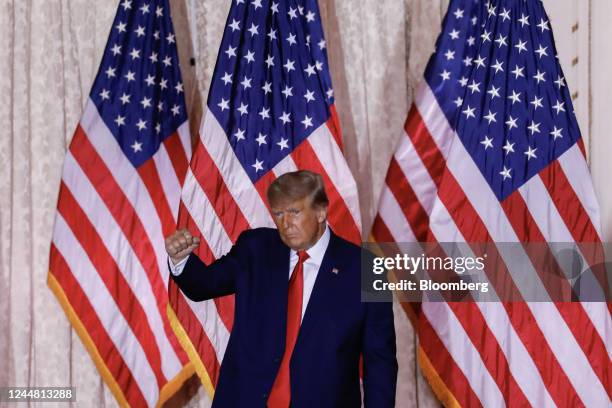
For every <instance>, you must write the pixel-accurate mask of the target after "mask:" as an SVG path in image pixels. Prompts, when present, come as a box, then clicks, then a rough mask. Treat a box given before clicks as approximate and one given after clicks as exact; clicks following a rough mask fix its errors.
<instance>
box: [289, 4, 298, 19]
mask: <svg viewBox="0 0 612 408" xmlns="http://www.w3.org/2000/svg"><path fill="white" fill-rule="evenodd" d="M287 15H288V16H289V19H290V20H293V19H294V18H297V9H294V8H293V7H289V11H288V12H287Z"/></svg>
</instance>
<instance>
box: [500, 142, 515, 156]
mask: <svg viewBox="0 0 612 408" xmlns="http://www.w3.org/2000/svg"><path fill="white" fill-rule="evenodd" d="M502 149H504V151H505V152H506V156H507V155H509V154H510V153H514V143H510V141H509V140H506V144H505V145H504V146H503V147H502Z"/></svg>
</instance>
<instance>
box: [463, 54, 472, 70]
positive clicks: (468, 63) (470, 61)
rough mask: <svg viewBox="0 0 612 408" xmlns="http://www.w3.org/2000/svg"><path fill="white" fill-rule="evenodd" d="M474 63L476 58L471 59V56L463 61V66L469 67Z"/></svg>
mask: <svg viewBox="0 0 612 408" xmlns="http://www.w3.org/2000/svg"><path fill="white" fill-rule="evenodd" d="M472 61H474V58H472V57H470V56H466V57H465V58H464V59H463V65H465V66H466V67H469V66H471V65H472Z"/></svg>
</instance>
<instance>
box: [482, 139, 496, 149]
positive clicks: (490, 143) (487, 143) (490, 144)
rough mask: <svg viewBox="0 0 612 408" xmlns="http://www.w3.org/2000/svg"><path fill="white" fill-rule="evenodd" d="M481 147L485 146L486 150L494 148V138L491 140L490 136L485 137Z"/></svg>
mask: <svg viewBox="0 0 612 408" xmlns="http://www.w3.org/2000/svg"><path fill="white" fill-rule="evenodd" d="M480 144H481V145H483V146H484V149H485V150H487V149H489V148H490V149H492V148H493V138H492V137H491V138H489V136H485V137H484V139H483V140H482V141H481V142H480Z"/></svg>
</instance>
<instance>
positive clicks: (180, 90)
mask: <svg viewBox="0 0 612 408" xmlns="http://www.w3.org/2000/svg"><path fill="white" fill-rule="evenodd" d="M174 90H175V91H176V93H183V83H182V82H179V83H177V84H176V85H175V86H174Z"/></svg>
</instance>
